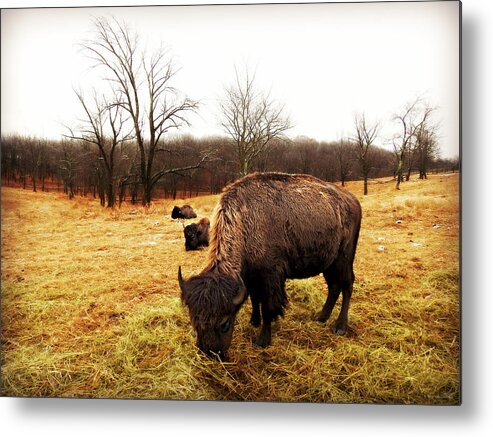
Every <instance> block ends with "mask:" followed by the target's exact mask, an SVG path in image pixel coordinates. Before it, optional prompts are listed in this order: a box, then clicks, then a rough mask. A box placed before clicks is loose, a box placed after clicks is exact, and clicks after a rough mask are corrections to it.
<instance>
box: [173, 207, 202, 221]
mask: <svg viewBox="0 0 493 437" xmlns="http://www.w3.org/2000/svg"><path fill="white" fill-rule="evenodd" d="M196 217H197V214H195V211H194V210H193V208H192V207H191V206H190V205H183V206H182V207H181V208H180V207H179V206H175V207H174V208H173V211H172V212H171V218H173V219H191V218H196Z"/></svg>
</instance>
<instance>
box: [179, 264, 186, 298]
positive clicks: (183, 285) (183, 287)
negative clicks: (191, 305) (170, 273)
mask: <svg viewBox="0 0 493 437" xmlns="http://www.w3.org/2000/svg"><path fill="white" fill-rule="evenodd" d="M178 284H180V290H181V292H182V293H184V292H185V281H184V280H183V276H182V274H181V266H179V267H178Z"/></svg>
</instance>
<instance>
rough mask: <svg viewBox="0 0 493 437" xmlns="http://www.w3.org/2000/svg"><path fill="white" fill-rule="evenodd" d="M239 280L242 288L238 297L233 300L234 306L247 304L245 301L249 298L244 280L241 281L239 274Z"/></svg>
mask: <svg viewBox="0 0 493 437" xmlns="http://www.w3.org/2000/svg"><path fill="white" fill-rule="evenodd" d="M237 279H238V282H239V284H240V288H239V290H238V293H237V294H236V296H235V297H234V298H233V304H234V305H241V304H242V303H243V302H245V299H246V297H247V289H246V286H245V283H244V282H243V279H241V276H240V275H239V274H238V275H237Z"/></svg>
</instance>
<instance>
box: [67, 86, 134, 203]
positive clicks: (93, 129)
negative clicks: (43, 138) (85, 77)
mask: <svg viewBox="0 0 493 437" xmlns="http://www.w3.org/2000/svg"><path fill="white" fill-rule="evenodd" d="M75 94H76V95H77V98H78V100H79V102H80V104H81V106H82V108H83V110H84V115H85V117H84V119H82V120H81V124H80V125H79V126H78V127H77V129H76V132H74V130H73V129H71V128H69V132H70V134H69V135H65V137H67V138H71V139H75V140H80V141H83V142H86V143H88V144H93V145H95V146H97V149H98V160H97V161H96V171H97V174H98V181H99V183H98V184H99V186H100V188H99V193H100V200H101V205H102V206H104V204H105V198H106V199H107V205H108V208H113V207H114V206H115V203H116V178H117V176H116V175H115V168H116V164H117V163H116V159H117V158H116V152H117V149H119V151H120V155H121V154H122V148H123V145H124V143H125V142H127V141H130V140H131V139H133V133H132V131H125V130H124V129H125V124H126V121H128V116H127V115H125V114H124V110H123V108H122V106H121V105H120V104H119V101H118V99H116V98H115V99H112V100H111V101H110V102H108V101H107V99H106V97H99V96H98V95H97V92H96V91H95V90H94V91H93V104H92V106H90V105H89V103H88V102H87V101H86V99H85V98H84V95H83V94H82V92H81V91H75Z"/></svg>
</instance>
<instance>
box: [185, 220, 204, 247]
mask: <svg viewBox="0 0 493 437" xmlns="http://www.w3.org/2000/svg"><path fill="white" fill-rule="evenodd" d="M210 226H211V222H210V221H209V219H208V218H205V217H204V218H203V219H200V220H199V222H198V223H192V224H190V225H188V226H185V229H183V233H184V234H185V250H197V249H198V248H199V247H200V246H208V245H209V228H210Z"/></svg>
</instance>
